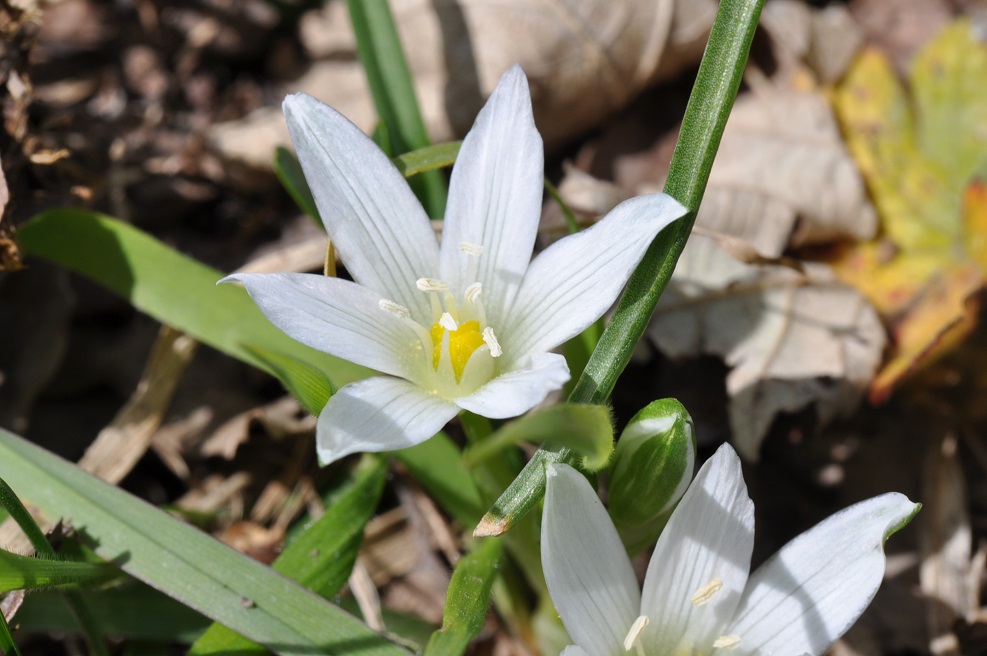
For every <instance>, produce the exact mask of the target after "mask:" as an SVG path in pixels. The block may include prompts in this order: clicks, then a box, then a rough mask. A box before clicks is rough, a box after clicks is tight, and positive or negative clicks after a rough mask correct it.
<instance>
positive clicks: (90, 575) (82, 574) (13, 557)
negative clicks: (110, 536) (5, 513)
mask: <svg viewBox="0 0 987 656" xmlns="http://www.w3.org/2000/svg"><path fill="white" fill-rule="evenodd" d="M119 575H120V571H119V570H118V569H117V568H115V567H113V566H112V565H108V564H106V563H77V562H71V561H65V560H48V559H46V558H31V557H29V556H21V555H20V554H15V553H10V552H9V551H4V550H3V549H0V592H10V591H11V590H36V589H38V588H77V587H81V586H96V585H99V584H102V583H105V582H106V581H108V580H110V579H112V578H114V577H116V576H119Z"/></svg>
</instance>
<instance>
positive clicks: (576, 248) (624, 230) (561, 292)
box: [501, 194, 685, 357]
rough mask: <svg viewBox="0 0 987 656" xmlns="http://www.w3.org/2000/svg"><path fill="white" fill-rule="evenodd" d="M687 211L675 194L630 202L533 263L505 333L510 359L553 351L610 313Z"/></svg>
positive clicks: (525, 277) (502, 336)
mask: <svg viewBox="0 0 987 656" xmlns="http://www.w3.org/2000/svg"><path fill="white" fill-rule="evenodd" d="M683 214H685V208H684V207H682V206H681V205H680V204H679V203H678V202H677V201H675V200H674V199H673V198H672V197H671V196H666V195H665V194H650V195H647V196H638V197H636V198H632V199H630V200H627V201H624V202H623V203H621V204H620V205H618V206H617V207H615V208H614V209H613V211H612V212H610V213H609V214H607V215H606V216H605V217H603V219H601V220H600V221H599V222H597V223H596V224H595V225H593V226H592V227H590V228H588V229H586V230H584V231H582V232H579V233H576V234H574V235H570V236H568V237H565V238H563V239H560V240H559V241H557V242H555V243H554V244H552V245H551V246H549V247H548V248H547V249H545V251H544V252H542V253H541V254H540V255H538V257H536V258H535V259H534V261H532V262H531V266H530V267H529V268H528V272H527V273H526V274H525V275H524V282H523V283H521V289H520V290H518V294H517V298H516V299H515V301H514V306H513V307H512V308H511V311H510V314H509V317H508V321H507V325H506V327H505V330H503V331H502V334H501V343H502V344H503V346H504V351H505V352H506V353H507V354H508V355H509V356H510V357H516V356H518V355H521V354H524V353H537V352H541V351H548V350H550V349H553V348H555V347H556V346H558V345H559V344H561V343H563V342H564V341H566V340H567V339H570V338H572V337H574V336H576V335H578V334H579V333H581V332H582V331H583V330H585V329H586V327H587V326H589V325H590V324H591V323H593V322H594V321H596V320H597V319H599V318H600V316H602V315H603V313H604V312H606V311H607V308H609V307H610V305H611V304H613V302H614V300H616V298H617V295H618V294H619V293H620V290H621V289H623V288H624V285H625V284H626V283H627V279H628V278H629V277H630V275H631V272H632V271H633V270H634V267H636V266H637V264H638V262H640V261H641V258H642V257H643V256H644V252H645V251H646V250H647V248H648V245H649V244H650V243H651V241H652V240H653V239H654V237H655V235H657V234H658V233H659V232H660V231H661V230H662V228H664V227H665V226H667V225H668V224H669V223H671V222H672V221H674V220H675V219H677V218H679V217H680V216H682V215H683Z"/></svg>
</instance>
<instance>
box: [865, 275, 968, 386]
mask: <svg viewBox="0 0 987 656" xmlns="http://www.w3.org/2000/svg"><path fill="white" fill-rule="evenodd" d="M981 278H982V274H981V272H980V270H979V269H978V268H976V267H972V266H966V267H956V268H952V269H949V270H946V271H942V272H940V273H939V274H938V275H936V276H934V277H933V278H932V280H930V281H929V283H928V284H927V285H926V286H925V288H924V289H923V290H922V295H921V296H920V297H919V298H918V299H917V301H916V304H915V305H913V306H912V307H911V308H909V310H908V311H907V312H906V313H905V314H904V315H903V316H902V317H901V318H900V319H899V320H898V321H897V322H896V325H895V328H894V330H893V331H892V333H893V335H892V336H893V337H894V341H895V352H894V355H893V356H892V357H891V359H890V360H889V361H888V362H887V363H886V364H885V365H884V368H883V369H881V371H880V373H878V375H877V377H876V378H875V379H874V381H873V382H872V383H871V386H870V399H871V401H873V402H875V403H880V402H881V401H884V400H885V399H886V398H887V397H888V395H889V394H890V393H891V390H892V388H893V387H894V386H895V384H897V383H898V381H899V380H901V379H902V377H904V376H905V375H906V374H908V373H910V372H911V371H913V370H915V369H916V368H917V367H918V366H920V365H923V364H926V363H928V362H929V361H931V360H932V359H934V358H935V357H937V356H939V355H941V354H943V353H945V352H946V351H948V350H949V349H951V348H953V347H954V346H956V345H957V344H958V343H959V342H961V341H962V340H963V338H965V337H966V336H967V335H969V334H970V331H971V330H972V329H973V327H974V325H975V324H976V315H977V309H978V306H979V303H978V302H977V296H976V292H977V291H979V290H980V288H981V286H982V280H981Z"/></svg>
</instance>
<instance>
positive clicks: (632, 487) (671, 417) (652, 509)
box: [609, 399, 696, 554]
mask: <svg viewBox="0 0 987 656" xmlns="http://www.w3.org/2000/svg"><path fill="white" fill-rule="evenodd" d="M695 467H696V436H695V430H694V426H693V422H692V417H690V416H689V413H688V412H687V411H686V409H685V407H684V406H683V405H682V404H681V403H679V402H678V401H676V400H675V399H659V400H657V401H654V402H652V403H650V404H649V405H647V406H646V407H645V408H644V409H643V410H641V411H640V412H638V413H637V414H636V415H634V418H633V419H631V421H630V423H628V424H627V427H626V428H625V429H624V432H623V433H621V436H620V439H619V440H618V441H617V448H616V450H615V452H614V460H613V472H612V474H611V477H610V508H609V511H610V518H611V519H612V520H613V523H614V525H615V526H616V527H617V532H618V533H620V539H621V541H622V542H623V543H624V546H625V547H626V548H627V551H628V552H629V553H631V554H635V553H639V552H641V551H643V550H644V549H645V548H646V547H648V546H650V545H652V544H654V543H655V541H656V540H657V539H658V536H659V535H660V534H661V531H662V529H663V528H664V527H665V523H666V522H667V521H668V517H669V515H670V514H671V512H672V510H673V509H674V508H675V504H677V503H678V501H679V499H681V498H682V495H683V494H685V491H686V489H688V487H689V482H690V481H691V480H692V475H693V473H694V471H695Z"/></svg>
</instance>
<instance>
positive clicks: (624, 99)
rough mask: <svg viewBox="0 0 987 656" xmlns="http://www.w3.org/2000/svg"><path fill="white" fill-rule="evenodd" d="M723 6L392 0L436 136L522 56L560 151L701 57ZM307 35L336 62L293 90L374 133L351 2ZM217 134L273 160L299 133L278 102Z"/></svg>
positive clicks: (258, 164)
mask: <svg viewBox="0 0 987 656" xmlns="http://www.w3.org/2000/svg"><path fill="white" fill-rule="evenodd" d="M716 6H717V3H716V2H715V1H713V0H659V1H658V2H656V1H655V0H625V1H623V2H617V3H615V2H611V1H610V0H503V1H501V2H496V3H489V2H485V1H484V0H459V1H457V2H449V1H446V2H434V1H433V0H395V1H394V2H392V3H391V7H392V11H393V13H394V17H395V22H396V23H397V28H398V32H399V33H400V36H401V41H402V43H403V44H405V54H406V57H407V59H408V65H409V68H410V69H411V74H412V79H413V80H414V83H415V91H416V95H417V97H418V101H419V103H420V105H421V110H422V115H423V118H424V120H425V124H426V127H427V128H428V132H429V134H430V135H431V136H432V139H433V140H435V141H445V140H450V139H453V138H456V137H458V136H462V135H463V134H465V132H466V131H467V130H468V129H469V127H470V125H471V124H472V122H473V119H474V118H475V116H476V113H477V112H478V111H479V110H480V107H481V106H482V105H483V102H484V99H485V98H486V97H487V96H488V95H489V94H490V92H491V91H492V90H493V88H494V86H495V85H496V84H497V80H498V79H499V78H500V75H501V74H502V73H503V72H504V71H505V70H507V69H508V68H510V67H511V66H512V65H514V64H520V65H521V66H522V68H524V70H525V72H526V73H527V75H528V78H529V82H530V84H531V90H532V99H533V102H534V108H535V117H536V120H537V122H538V126H539V129H540V130H541V133H542V137H543V138H544V139H545V143H546V144H547V145H548V147H549V148H551V147H552V146H554V145H557V144H559V143H561V142H563V141H565V140H566V139H568V138H570V137H572V136H573V135H575V134H579V133H581V132H585V131H586V130H587V129H589V128H591V127H593V126H594V125H597V124H598V123H599V122H600V121H601V120H602V119H603V118H605V117H606V116H608V115H610V114H612V113H613V112H614V111H616V110H618V109H620V108H621V107H623V106H624V105H626V104H627V103H628V102H629V101H630V100H631V99H632V98H633V97H634V96H635V95H636V94H637V93H639V92H640V91H641V90H642V89H644V88H645V87H647V86H648V85H650V84H652V83H654V82H655V81H656V80H657V79H667V78H669V77H671V76H672V75H674V74H676V73H677V72H679V71H681V70H682V68H684V67H685V66H689V65H692V64H694V63H695V62H697V61H699V57H700V56H701V54H702V49H703V47H704V45H705V40H706V36H707V34H708V32H709V28H710V26H711V25H712V19H713V16H714V14H715V11H716ZM301 36H302V41H303V44H304V45H305V46H306V47H307V49H308V50H309V53H310V54H311V55H312V56H313V58H320V57H323V58H325V59H323V60H322V61H317V62H316V63H315V64H314V65H313V66H312V67H311V68H310V69H309V70H308V71H307V72H306V73H305V74H304V75H303V76H302V77H301V78H300V79H298V80H296V82H295V83H293V84H292V85H290V88H286V89H285V91H286V92H288V91H305V92H307V93H310V94H312V95H314V96H316V97H318V98H319V99H321V100H323V101H324V102H327V103H328V104H330V105H332V106H333V107H335V108H336V109H337V110H339V111H340V112H341V113H343V114H344V115H345V116H347V117H348V118H350V120H352V121H353V122H354V123H356V124H357V125H358V126H359V127H360V128H361V129H362V130H364V131H365V132H369V131H370V130H372V129H373V128H374V126H375V124H376V123H377V117H376V113H375V111H374V108H373V103H372V101H371V98H370V93H369V90H368V89H367V83H366V76H365V73H364V71H363V70H362V68H361V67H360V65H359V63H358V62H357V60H356V57H355V41H354V37H353V33H352V30H351V28H350V22H349V17H348V16H347V13H346V5H345V3H327V4H326V6H325V8H324V9H320V10H317V11H313V12H310V13H308V14H306V16H305V17H304V18H303V20H302V22H301ZM208 139H209V141H210V143H211V144H212V146H213V147H214V149H215V150H216V151H217V152H218V153H220V154H221V155H223V156H224V157H225V158H226V159H228V160H234V161H238V162H243V163H246V164H248V165H250V166H252V167H255V168H262V169H268V168H270V166H271V152H272V151H273V149H274V147H275V146H277V145H286V144H287V143H288V134H287V128H286V127H285V126H284V120H283V118H282V117H281V113H280V111H279V110H278V109H276V108H270V107H269V108H264V109H261V110H258V111H257V112H255V113H253V114H251V115H249V116H247V117H246V118H244V119H243V120H241V121H235V122H232V123H227V124H221V125H218V126H216V127H215V128H213V129H211V130H210V132H209V135H208Z"/></svg>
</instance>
